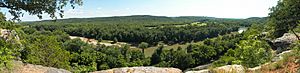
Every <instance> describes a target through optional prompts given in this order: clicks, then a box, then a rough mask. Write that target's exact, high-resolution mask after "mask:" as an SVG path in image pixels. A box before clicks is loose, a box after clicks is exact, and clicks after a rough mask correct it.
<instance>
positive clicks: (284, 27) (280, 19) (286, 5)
mask: <svg viewBox="0 0 300 73" xmlns="http://www.w3.org/2000/svg"><path fill="white" fill-rule="evenodd" d="M299 11H300V0H280V1H278V4H277V6H275V7H272V8H271V13H270V14H269V24H270V25H271V26H273V28H274V32H273V35H274V36H275V37H281V36H282V35H283V34H284V33H286V32H288V31H290V30H291V31H292V32H293V33H294V34H295V35H296V36H297V38H298V40H300V37H299V36H298V35H297V34H296V32H295V31H294V29H295V28H296V27H297V25H298V22H299V20H300V12H299Z"/></svg>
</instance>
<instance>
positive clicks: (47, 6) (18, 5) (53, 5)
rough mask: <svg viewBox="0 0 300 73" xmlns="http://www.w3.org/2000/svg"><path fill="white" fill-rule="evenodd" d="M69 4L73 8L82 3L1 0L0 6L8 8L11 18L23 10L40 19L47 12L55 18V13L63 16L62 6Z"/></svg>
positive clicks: (18, 15)
mask: <svg viewBox="0 0 300 73" xmlns="http://www.w3.org/2000/svg"><path fill="white" fill-rule="evenodd" d="M68 3H69V4H70V5H71V6H72V7H73V8H74V7H75V6H76V5H82V0H1V1H0V7H1V8H5V9H8V10H9V11H8V12H9V13H10V14H11V15H12V16H14V18H13V20H16V19H19V17H21V16H22V15H23V11H25V12H28V13H29V15H36V16H37V17H39V18H40V19H41V18H42V14H44V13H45V14H49V16H50V17H51V18H55V19H56V18H57V14H58V15H59V16H60V17H63V13H64V10H63V8H64V7H65V6H66V5H67V4H68Z"/></svg>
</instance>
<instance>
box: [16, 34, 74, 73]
mask: <svg viewBox="0 0 300 73" xmlns="http://www.w3.org/2000/svg"><path fill="white" fill-rule="evenodd" d="M30 38H31V40H27V41H28V42H26V43H25V44H26V46H25V50H24V52H23V53H22V56H23V59H24V61H25V62H27V63H32V64H39V65H45V66H50V67H57V68H65V69H69V60H70V53H69V52H68V51H66V50H64V49H62V48H61V46H60V44H61V43H60V42H58V40H57V38H56V37H55V36H45V35H40V36H36V35H35V36H30Z"/></svg>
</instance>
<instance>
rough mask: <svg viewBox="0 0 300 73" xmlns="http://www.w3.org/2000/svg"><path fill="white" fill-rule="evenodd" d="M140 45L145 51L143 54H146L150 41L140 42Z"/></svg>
mask: <svg viewBox="0 0 300 73" xmlns="http://www.w3.org/2000/svg"><path fill="white" fill-rule="evenodd" d="M138 47H139V48H141V49H142V52H143V54H145V49H146V48H148V47H149V44H148V43H146V42H142V43H140V44H139V46H138Z"/></svg>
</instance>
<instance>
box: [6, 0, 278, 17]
mask: <svg viewBox="0 0 300 73" xmlns="http://www.w3.org/2000/svg"><path fill="white" fill-rule="evenodd" d="M83 1H84V2H83V6H80V7H77V8H75V9H71V8H70V7H66V8H65V9H64V10H65V16H64V18H89V17H109V16H128V15H155V16H170V17H176V16H210V17H219V18H248V17H265V16H267V15H268V13H269V8H270V7H272V6H275V5H276V3H277V1H278V0H83ZM1 11H2V12H4V13H5V14H6V16H7V17H8V18H9V17H11V16H10V15H9V13H8V12H5V10H1ZM43 16H44V18H43V20H44V19H50V18H49V17H47V15H46V14H45V15H43ZM21 20H22V21H36V20H39V19H38V18H37V17H36V16H30V15H28V14H27V13H25V15H24V16H23V17H22V18H21Z"/></svg>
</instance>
